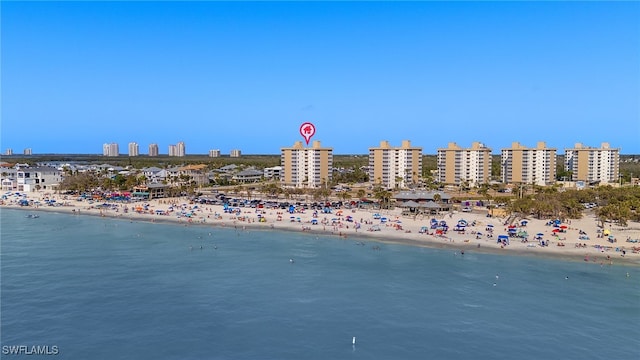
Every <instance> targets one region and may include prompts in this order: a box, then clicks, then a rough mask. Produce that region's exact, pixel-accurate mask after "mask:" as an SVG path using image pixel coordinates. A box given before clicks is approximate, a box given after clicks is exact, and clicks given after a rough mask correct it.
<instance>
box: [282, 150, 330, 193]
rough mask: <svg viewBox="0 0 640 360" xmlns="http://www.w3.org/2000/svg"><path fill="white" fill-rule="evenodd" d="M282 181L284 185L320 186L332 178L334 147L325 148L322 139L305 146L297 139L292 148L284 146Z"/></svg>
mask: <svg viewBox="0 0 640 360" xmlns="http://www.w3.org/2000/svg"><path fill="white" fill-rule="evenodd" d="M280 165H281V166H282V172H281V174H280V183H281V185H282V186H283V187H296V188H305V187H308V188H318V187H321V186H326V185H327V184H328V183H329V182H330V181H331V179H332V170H333V148H323V147H321V146H320V141H314V142H313V143H312V146H311V147H304V146H303V145H302V141H296V142H295V144H293V146H292V147H290V148H282V149H281V155H280Z"/></svg>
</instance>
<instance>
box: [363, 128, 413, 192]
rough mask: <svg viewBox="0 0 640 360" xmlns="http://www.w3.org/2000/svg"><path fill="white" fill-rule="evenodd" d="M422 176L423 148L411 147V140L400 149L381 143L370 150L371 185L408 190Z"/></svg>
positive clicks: (406, 141)
mask: <svg viewBox="0 0 640 360" xmlns="http://www.w3.org/2000/svg"><path fill="white" fill-rule="evenodd" d="M421 175H422V148H421V147H413V146H411V142H410V141H409V140H404V141H402V145H401V146H400V147H391V145H390V144H389V142H388V141H381V142H380V146H379V147H377V148H369V183H370V184H371V185H380V186H382V187H384V188H386V189H394V188H398V187H400V188H406V187H407V185H409V184H416V183H417V182H418V180H419V179H420V176H421Z"/></svg>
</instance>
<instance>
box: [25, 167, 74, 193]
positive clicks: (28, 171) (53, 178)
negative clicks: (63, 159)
mask: <svg viewBox="0 0 640 360" xmlns="http://www.w3.org/2000/svg"><path fill="white" fill-rule="evenodd" d="M16 178H17V184H16V185H17V188H16V189H15V190H16V191H27V192H29V191H34V190H39V189H42V190H51V189H54V188H55V187H57V186H58V184H60V182H61V181H62V178H63V173H62V171H60V170H58V169H56V168H55V167H50V166H37V167H29V168H22V169H20V170H18V171H17V172H16Z"/></svg>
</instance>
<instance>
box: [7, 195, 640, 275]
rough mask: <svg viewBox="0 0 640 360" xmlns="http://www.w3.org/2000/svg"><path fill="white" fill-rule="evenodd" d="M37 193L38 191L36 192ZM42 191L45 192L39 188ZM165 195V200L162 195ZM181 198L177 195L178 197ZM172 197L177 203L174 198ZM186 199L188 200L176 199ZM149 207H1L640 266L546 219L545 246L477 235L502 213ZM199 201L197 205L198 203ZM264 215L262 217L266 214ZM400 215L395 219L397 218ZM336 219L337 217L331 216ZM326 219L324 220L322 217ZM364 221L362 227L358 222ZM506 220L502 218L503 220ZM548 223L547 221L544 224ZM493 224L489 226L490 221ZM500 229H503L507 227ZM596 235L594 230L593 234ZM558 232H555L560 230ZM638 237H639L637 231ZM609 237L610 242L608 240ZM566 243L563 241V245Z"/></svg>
mask: <svg viewBox="0 0 640 360" xmlns="http://www.w3.org/2000/svg"><path fill="white" fill-rule="evenodd" d="M36 194H37V193H36ZM39 195H41V194H39ZM161 200H162V201H161ZM176 200H177V201H176ZM170 201H171V203H169V202H170ZM178 203H182V205H176V204H178ZM147 204H148V206H147V207H146V208H147V209H149V210H146V211H145V212H142V211H140V212H136V211H127V212H124V210H123V211H120V209H124V208H125V207H126V208H127V209H128V208H131V209H134V208H136V207H140V206H141V203H126V204H125V203H123V204H115V206H114V208H110V209H109V210H107V209H104V208H97V207H95V206H86V205H87V204H86V203H84V202H79V203H78V204H74V203H72V202H69V203H68V205H66V206H64V205H63V206H19V205H17V204H6V203H4V204H2V205H0V211H1V210H2V209H11V210H17V211H23V212H25V213H26V214H28V213H29V212H35V211H37V212H52V213H59V214H63V215H75V216H84V215H88V216H97V217H106V218H111V219H121V220H128V221H144V222H149V223H165V224H176V225H182V226H206V227H212V228H227V229H237V230H239V231H246V230H258V231H269V230H274V231H288V232H303V233H308V234H310V235H316V236H334V237H340V238H343V239H347V240H354V239H355V240H364V239H366V240H368V241H373V242H376V243H380V244H397V245H405V246H414V247H423V248H433V249H444V250H453V251H455V252H461V251H465V252H469V253H481V254H493V255H512V256H527V257H538V258H540V257H542V258H549V259H556V260H562V261H571V262H577V261H580V262H588V263H592V264H594V265H624V266H640V251H632V250H631V249H632V248H636V246H638V247H637V248H636V249H640V245H637V244H635V243H628V242H625V243H622V244H621V243H619V242H618V243H617V244H616V243H610V244H609V245H606V240H605V239H601V238H597V240H598V241H594V240H596V239H589V240H586V241H579V242H578V241H572V240H569V239H568V238H567V235H565V238H564V239H563V238H560V237H559V236H558V237H556V239H557V240H553V239H554V238H553V237H549V236H547V234H548V233H550V232H549V229H551V228H550V227H548V226H546V225H544V224H543V225H541V224H542V223H544V221H542V220H535V219H533V220H528V221H529V224H527V226H526V229H527V230H532V231H531V232H532V233H535V232H534V231H536V230H535V229H537V231H540V233H544V234H545V236H544V237H545V238H547V237H548V238H549V240H546V241H547V244H549V245H548V246H544V247H542V246H540V245H539V241H535V242H533V241H530V242H526V243H525V242H520V241H519V240H517V239H510V240H509V245H506V246H504V245H501V244H499V243H497V241H496V240H495V238H494V237H492V238H487V237H484V236H482V237H481V236H479V235H476V234H477V233H480V232H481V231H480V230H483V227H484V226H490V225H489V223H492V225H493V226H494V227H502V226H503V225H497V223H500V219H495V218H485V217H482V216H481V215H479V214H469V213H457V214H447V215H444V216H442V215H441V216H440V217H441V218H446V220H447V221H451V222H455V221H456V220H455V219H457V218H459V217H464V218H465V219H469V220H468V221H469V222H470V223H471V222H473V223H475V224H476V226H472V227H471V226H470V227H469V228H471V229H474V230H469V231H465V232H456V231H452V230H449V231H447V232H446V233H445V234H442V235H435V234H434V232H433V231H431V229H428V230H427V231H428V233H420V232H419V230H421V229H423V228H424V227H425V224H426V223H428V220H427V219H426V218H425V219H420V220H418V219H410V218H406V217H401V216H399V215H400V214H399V213H397V212H394V211H384V213H381V215H382V216H386V217H388V218H389V220H390V221H388V222H386V223H384V224H383V223H380V221H379V220H377V219H374V217H373V215H374V212H373V211H371V210H362V209H358V210H343V211H336V213H337V214H319V215H316V217H312V213H313V211H306V212H304V213H294V214H289V213H288V212H286V211H284V210H280V209H252V208H241V211H239V212H235V213H225V212H224V208H223V207H222V206H221V205H199V204H189V203H188V201H186V200H183V199H160V200H152V201H149V202H147ZM172 205H173V206H176V207H177V206H180V207H181V208H182V209H191V210H190V211H191V213H192V214H193V216H192V217H186V216H180V217H178V216H176V214H178V212H177V211H174V212H172V213H171V215H157V214H156V213H155V210H162V211H165V210H166V209H167V208H171V206H172ZM194 207H195V209H194ZM347 216H351V217H353V218H355V217H356V216H357V218H359V219H361V220H362V221H363V222H362V223H360V222H359V221H357V220H353V219H352V220H353V222H347V221H345V218H346V217H347ZM287 217H290V218H291V220H289V221H285V220H284V219H285V218H287ZM261 218H262V219H263V220H262V221H261V220H260V219H261ZM394 218H395V219H396V220H392V219H394ZM312 219H316V221H317V223H315V224H312ZM328 219H331V220H328ZM587 221H588V219H585V218H583V219H579V220H573V221H572V222H579V224H578V225H579V226H580V228H579V229H581V230H582V229H583V228H585V226H587V225H589V224H586V223H585V222H587ZM321 222H322V223H321ZM358 224H359V229H357V227H358V226H357V225H358ZM500 224H501V223H500ZM591 225H592V226H591V228H590V229H589V230H587V231H588V232H590V233H592V234H595V232H596V231H595V229H593V227H594V226H595V223H594V224H591ZM541 226H544V227H541ZM374 227H375V228H379V231H368V229H370V228H374ZM567 228H568V230H566V233H564V234H567V233H570V232H573V231H575V232H576V233H577V231H578V228H576V227H573V226H570V227H569V226H567ZM636 228H638V229H640V228H639V227H638V224H635V223H634V224H633V226H629V227H627V228H624V230H620V229H619V227H616V228H614V229H615V230H614V231H616V232H617V233H620V234H623V235H629V236H637V237H638V238H640V230H637V229H636ZM487 229H488V227H487ZM501 230H502V229H500V231H499V232H498V234H500V233H503V231H501ZM545 230H546V231H545ZM590 235H591V234H590ZM554 236H555V235H554ZM634 238H635V237H634ZM603 242H605V243H604V244H603ZM577 243H581V244H582V243H586V244H587V247H579V248H578V247H576V245H575V244H577ZM560 244H562V246H561V245H560ZM620 248H624V249H626V254H624V255H623V254H622V252H621V251H614V249H616V250H619V249H620Z"/></svg>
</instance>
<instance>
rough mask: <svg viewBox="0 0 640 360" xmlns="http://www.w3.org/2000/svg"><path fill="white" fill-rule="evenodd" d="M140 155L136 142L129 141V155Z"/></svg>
mask: <svg viewBox="0 0 640 360" xmlns="http://www.w3.org/2000/svg"><path fill="white" fill-rule="evenodd" d="M138 155H140V148H139V146H138V143H136V142H130V143H129V156H138Z"/></svg>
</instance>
